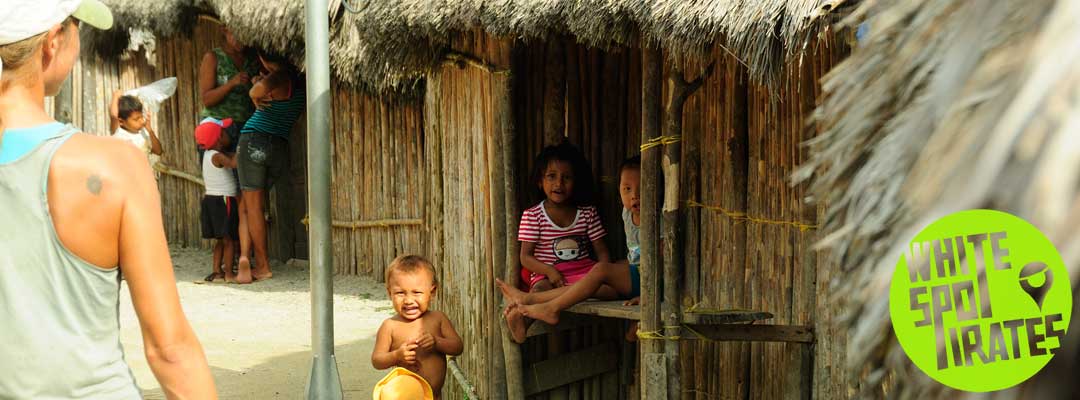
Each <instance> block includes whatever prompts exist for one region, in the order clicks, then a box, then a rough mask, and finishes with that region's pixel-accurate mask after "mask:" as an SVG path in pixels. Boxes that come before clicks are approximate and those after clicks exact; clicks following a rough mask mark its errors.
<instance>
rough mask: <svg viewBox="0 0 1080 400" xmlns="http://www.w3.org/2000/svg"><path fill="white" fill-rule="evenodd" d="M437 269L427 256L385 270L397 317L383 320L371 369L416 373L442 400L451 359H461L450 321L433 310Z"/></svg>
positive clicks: (395, 263)
mask: <svg viewBox="0 0 1080 400" xmlns="http://www.w3.org/2000/svg"><path fill="white" fill-rule="evenodd" d="M436 287H437V282H436V279H435V267H434V266H432V265H431V263H430V262H428V261H427V260H425V259H424V258H423V257H420V256H415V255H405V256H399V257H398V258H396V259H394V261H393V262H391V263H390V266H389V267H387V268H386V292H387V294H388V295H389V296H390V300H391V301H392V302H393V303H394V311H395V312H396V313H397V314H396V315H394V316H393V317H391V318H388V319H387V320H385V321H383V323H382V326H380V327H379V332H378V334H377V336H376V338H375V349H374V350H373V351H372V353H371V365H372V366H374V367H375V368H376V369H380V370H381V369H387V368H390V367H400V368H406V369H409V370H411V371H413V372H416V373H417V374H419V375H420V376H421V377H423V378H424V380H426V381H427V383H428V384H429V385H430V386H431V389H432V391H433V392H434V394H435V398H436V399H438V398H439V393H440V391H441V390H442V386H443V381H444V378H445V376H446V356H447V355H452V356H456V355H459V354H461V351H462V349H463V345H462V343H461V337H460V336H458V334H457V331H455V330H454V325H453V324H452V323H451V322H450V319H449V318H447V317H446V314H443V313H441V312H439V311H434V310H428V306H429V305H430V304H431V300H432V298H433V297H435V290H436Z"/></svg>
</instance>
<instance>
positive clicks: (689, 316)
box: [534, 300, 773, 325]
mask: <svg viewBox="0 0 1080 400" xmlns="http://www.w3.org/2000/svg"><path fill="white" fill-rule="evenodd" d="M565 313H573V314H583V315H593V316H597V317H605V318H618V319H626V320H634V321H637V320H640V319H641V306H638V305H634V306H626V305H623V302H622V301H621V300H615V301H597V300H589V301H583V302H581V303H578V304H575V305H573V306H571V307H570V308H567V309H566V311H565ZM564 315H566V314H564ZM772 316H773V315H772V314H770V313H767V312H764V311H752V310H718V311H710V312H685V313H683V318H682V322H683V323H684V324H698V325H707V324H711V325H721V324H735V323H741V322H753V321H761V320H766V319H769V318H772ZM534 325H535V324H534Z"/></svg>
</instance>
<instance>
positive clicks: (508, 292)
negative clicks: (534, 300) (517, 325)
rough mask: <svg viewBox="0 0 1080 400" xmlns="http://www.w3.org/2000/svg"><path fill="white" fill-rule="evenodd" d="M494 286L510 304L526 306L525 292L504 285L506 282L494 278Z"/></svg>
mask: <svg viewBox="0 0 1080 400" xmlns="http://www.w3.org/2000/svg"><path fill="white" fill-rule="evenodd" d="M495 285H496V286H498V287H499V291H500V292H502V294H503V297H505V298H506V299H507V300H509V301H510V303H511V304H515V303H516V304H528V303H526V302H525V300H527V299H526V297H527V296H526V293H525V292H522V291H520V290H518V289H517V288H516V287H513V286H510V285H508V284H506V282H503V281H502V280H501V279H499V278H495Z"/></svg>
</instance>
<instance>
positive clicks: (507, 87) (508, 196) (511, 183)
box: [493, 74, 525, 400]
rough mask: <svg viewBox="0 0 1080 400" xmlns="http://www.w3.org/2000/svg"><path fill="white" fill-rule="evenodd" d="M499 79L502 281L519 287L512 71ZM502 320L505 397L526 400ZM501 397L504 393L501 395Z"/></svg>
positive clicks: (517, 351)
mask: <svg viewBox="0 0 1080 400" xmlns="http://www.w3.org/2000/svg"><path fill="white" fill-rule="evenodd" d="M496 79H497V80H499V81H501V82H502V85H498V86H497V88H498V91H497V92H496V93H495V94H494V96H493V102H494V103H495V104H494V105H493V108H494V110H493V111H494V112H495V115H496V116H497V117H496V118H497V121H498V124H499V131H500V132H499V133H500V135H501V136H502V137H501V140H500V142H501V146H500V147H501V149H500V150H501V151H500V155H501V156H502V165H501V169H502V175H503V191H504V192H505V194H504V196H505V199H504V200H503V213H502V214H503V216H504V218H506V235H505V237H506V243H504V246H503V247H504V248H505V249H506V258H505V260H506V264H505V266H504V268H505V269H504V272H503V277H502V278H503V281H504V282H506V283H507V284H509V285H511V286H514V287H517V284H518V279H519V278H518V276H519V275H518V265H519V264H520V260H519V259H518V258H519V255H518V252H517V251H516V249H517V231H518V220H517V218H516V216H517V215H519V214H518V213H519V211H518V205H517V190H516V185H515V184H516V183H517V174H515V173H514V172H515V165H516V163H515V160H514V154H516V153H517V152H516V149H517V140H516V139H515V137H514V136H515V135H514V126H513V117H514V108H513V103H512V101H513V100H512V95H513V93H512V92H511V91H512V89H511V88H512V87H513V84H512V83H513V82H512V81H511V80H510V76H509V74H505V75H502V76H498V75H497V76H496ZM497 318H498V320H499V321H502V322H501V323H500V324H499V325H500V326H502V328H503V332H502V333H503V334H502V350H503V352H502V353H503V366H504V367H505V369H506V399H507V400H524V399H525V385H524V384H523V382H522V379H524V375H523V373H522V359H521V346H519V345H518V344H517V343H514V341H513V340H511V339H510V329H509V327H507V326H506V320H504V319H503V318H502V316H501V315H499V316H497ZM500 397H501V396H500Z"/></svg>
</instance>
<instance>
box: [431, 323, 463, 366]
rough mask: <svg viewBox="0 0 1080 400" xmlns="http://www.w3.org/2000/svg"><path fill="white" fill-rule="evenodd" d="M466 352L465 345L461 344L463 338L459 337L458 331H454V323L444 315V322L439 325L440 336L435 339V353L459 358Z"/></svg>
mask: <svg viewBox="0 0 1080 400" xmlns="http://www.w3.org/2000/svg"><path fill="white" fill-rule="evenodd" d="M464 350H465V345H464V344H463V343H461V336H458V333H457V330H455V329H454V323H453V322H451V321H450V318H448V317H447V316H446V314H443V315H442V321H441V322H440V323H439V336H437V337H435V351H437V352H440V353H443V354H446V355H451V356H457V355H461V352H462V351H464Z"/></svg>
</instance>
